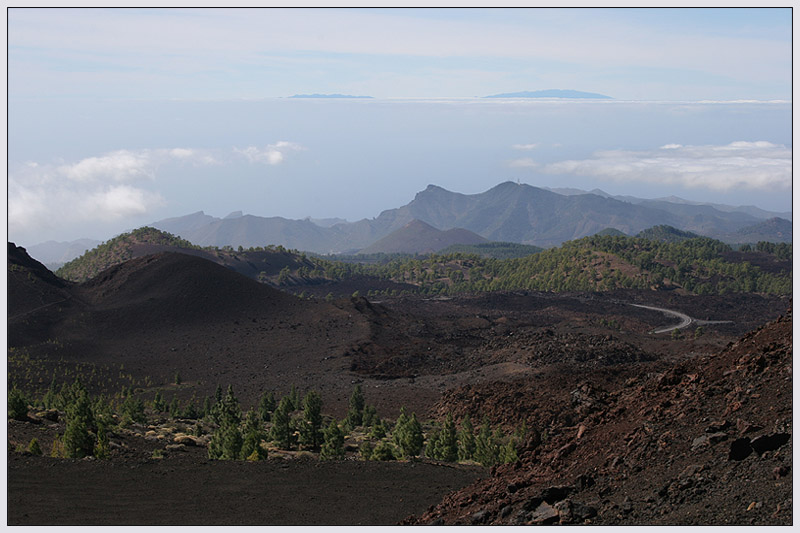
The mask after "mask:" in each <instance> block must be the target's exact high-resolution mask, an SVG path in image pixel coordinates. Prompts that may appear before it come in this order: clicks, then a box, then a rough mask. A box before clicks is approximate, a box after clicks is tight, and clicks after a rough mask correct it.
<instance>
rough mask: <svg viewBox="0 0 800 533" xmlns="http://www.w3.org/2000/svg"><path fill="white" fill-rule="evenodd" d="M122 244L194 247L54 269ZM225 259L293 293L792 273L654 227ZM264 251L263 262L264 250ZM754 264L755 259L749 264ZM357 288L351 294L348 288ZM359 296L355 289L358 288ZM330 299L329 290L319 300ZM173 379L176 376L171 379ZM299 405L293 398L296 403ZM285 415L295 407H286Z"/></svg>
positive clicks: (610, 283)
mask: <svg viewBox="0 0 800 533" xmlns="http://www.w3.org/2000/svg"><path fill="white" fill-rule="evenodd" d="M131 243H150V244H159V245H169V246H176V247H181V248H191V249H201V248H200V247H198V246H195V245H193V244H191V243H190V242H188V241H185V240H183V239H180V238H179V237H175V236H173V235H170V234H169V233H166V232H162V231H159V230H155V229H153V228H147V227H145V228H140V229H138V230H134V231H132V232H130V233H126V234H123V235H120V236H118V237H115V238H114V239H111V240H110V241H108V242H106V243H104V244H102V245H100V246H98V247H97V248H95V249H94V250H91V251H90V252H87V253H86V254H84V256H82V257H80V258H78V259H75V260H74V261H72V262H70V263H68V264H67V265H64V266H63V267H62V268H61V269H59V270H58V271H57V272H56V273H57V274H58V275H59V276H61V277H63V278H66V279H70V280H74V281H83V280H86V279H88V278H90V277H92V276H94V275H96V274H97V273H99V272H100V271H102V270H104V269H105V268H108V267H110V266H112V265H115V264H118V263H121V262H122V261H125V260H127V259H129V258H130V257H131V256H132V251H131V250H132V248H131V246H130V244H131ZM202 249H203V250H206V251H209V252H213V253H215V254H216V255H217V256H218V257H224V258H225V261H229V262H230V261H233V262H234V263H236V262H239V261H244V262H252V263H254V264H258V263H263V262H267V261H271V264H272V266H271V267H270V269H269V273H268V272H267V271H261V272H260V273H259V274H258V275H257V276H255V277H256V279H258V280H259V281H261V282H264V283H272V284H273V285H277V286H280V287H286V288H290V287H302V286H308V285H318V284H320V283H327V282H337V281H345V280H362V281H364V282H365V283H366V284H369V282H370V280H373V281H376V282H380V283H382V282H387V281H389V282H394V283H398V284H404V285H406V286H410V287H414V288H413V289H406V290H408V291H412V292H416V293H419V294H424V295H438V294H443V295H445V294H457V293H464V292H484V291H496V290H538V291H553V292H563V291H607V290H614V289H620V288H636V289H651V290H659V289H672V288H682V289H684V290H686V291H687V292H690V293H695V294H725V293H729V292H759V293H767V294H790V293H791V273H790V272H789V271H788V270H785V269H783V270H782V268H783V267H780V268H766V269H762V268H761V267H760V266H756V264H764V263H763V256H762V257H759V258H756V257H755V256H753V261H752V262H750V261H748V254H749V253H758V252H761V253H767V254H771V255H772V256H774V257H775V259H776V260H779V261H785V260H790V259H791V257H792V245H791V244H787V243H779V244H775V243H768V242H759V243H757V244H755V245H754V246H750V245H742V246H741V247H739V251H740V252H742V254H741V255H739V256H737V257H731V256H730V255H729V254H728V252H731V251H732V248H731V247H730V246H729V245H727V244H724V243H722V242H721V241H717V240H714V239H709V238H706V237H698V236H696V235H695V234H693V233H691V232H686V231H682V230H678V229H675V228H673V227H670V226H663V225H662V226H655V227H653V228H649V229H647V230H644V231H642V232H641V233H640V234H639V235H638V236H637V237H628V236H625V235H623V234H621V232H617V231H613V232H612V231H605V230H604V231H602V232H600V233H598V234H596V235H593V236H591V237H585V238H583V239H578V240H575V241H568V242H565V243H563V244H562V245H561V246H560V247H558V248H550V249H547V250H542V249H541V248H537V247H532V246H526V245H522V244H515V243H498V242H492V243H484V244H478V245H472V246H460V245H457V246H452V247H450V248H447V249H446V250H443V251H442V252H440V253H437V254H431V255H410V254H373V255H368V256H364V255H356V256H343V255H342V256H324V257H323V256H317V255H313V254H306V253H301V252H299V251H297V250H287V249H285V248H284V247H282V246H272V245H270V246H266V247H254V248H253V247H251V248H248V249H246V250H245V249H241V250H239V251H234V249H233V248H232V247H229V246H226V247H223V248H222V249H217V248H215V247H207V248H202ZM265 253H268V254H270V255H269V258H270V259H267V256H265V255H264V254H265ZM756 259H758V260H756ZM357 292H358V291H357ZM359 294H360V292H359ZM395 294H397V289H382V290H374V289H373V290H370V291H369V292H368V293H367V294H364V296H367V297H376V296H381V295H395ZM332 298H333V295H332V294H329V296H328V297H326V300H330V299H332ZM175 378H176V381H179V380H180V375H179V374H177V373H176V376H175ZM297 401H298V402H299V398H297ZM293 408H294V409H298V408H299V406H298V405H296V403H295V404H294V407H293Z"/></svg>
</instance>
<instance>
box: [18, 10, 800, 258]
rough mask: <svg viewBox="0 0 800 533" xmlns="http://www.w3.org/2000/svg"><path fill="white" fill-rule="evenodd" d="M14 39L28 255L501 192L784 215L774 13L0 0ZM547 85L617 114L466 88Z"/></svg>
mask: <svg viewBox="0 0 800 533" xmlns="http://www.w3.org/2000/svg"><path fill="white" fill-rule="evenodd" d="M8 42H9V45H8V106H9V107H8V110H9V117H8V121H9V122H8V124H9V188H8V194H9V198H8V207H9V238H11V239H12V240H15V239H16V240H18V241H20V242H21V243H22V244H27V245H31V244H35V243H37V242H41V241H44V240H48V239H57V240H67V239H75V238H78V237H94V238H101V239H107V238H109V237H111V236H113V235H114V234H115V233H118V232H120V231H124V230H125V229H129V228H132V227H136V226H138V225H141V224H144V223H147V222H151V221H154V220H157V219H160V218H164V217H168V216H178V215H183V214H187V213H190V212H193V211H197V210H201V209H202V210H205V211H206V212H207V213H209V214H213V215H216V216H224V215H226V214H227V213H228V212H230V211H234V210H240V209H241V210H243V211H245V212H248V213H251V214H257V215H262V216H274V215H279V216H286V217H290V218H302V217H305V216H313V217H329V216H338V217H344V218H348V219H350V220H355V219H358V218H363V217H374V216H377V215H378V214H379V213H380V211H381V210H383V209H388V208H391V207H397V206H400V205H402V204H405V203H407V202H409V201H410V200H411V199H412V198H413V196H414V194H415V193H416V192H417V191H419V190H421V189H424V187H425V186H426V185H427V184H428V183H435V184H437V185H441V186H443V187H445V188H448V189H450V190H454V191H458V192H464V193H475V192H481V191H483V190H486V189H488V188H490V187H492V186H493V185H496V184H497V183H499V182H501V181H504V180H508V179H513V180H520V181H522V182H524V183H530V184H531V185H545V186H551V187H557V186H565V187H579V188H584V189H592V188H595V187H599V188H601V189H603V190H606V191H607V192H610V193H615V194H633V195H637V196H644V197H657V196H666V195H670V194H675V195H678V196H682V197H685V198H688V199H693V200H701V201H717V202H723V203H733V204H755V205H758V206H760V207H763V208H766V209H773V210H789V209H791V201H790V194H789V193H790V191H791V148H792V147H791V133H792V130H791V126H792V123H791V97H792V84H791V81H792V80H791V73H792V63H791V53H792V33H791V10H790V9H788V8H783V9H709V10H705V9H637V10H627V9H550V10H543V9H522V10H512V9H497V10H485V9H460V10H452V9H450V10H405V9H392V10H388V9H348V10H345V9H332V10H323V9H286V10H277V9H262V10H242V9H237V10H205V9H200V10H185V9H170V10H162V9H149V10H142V9H132V10H122V9H109V10H101V9H11V10H9V12H8ZM543 89H573V90H579V91H587V92H596V93H602V94H606V95H609V96H611V97H613V98H614V99H615V100H614V101H605V102H588V101H587V102H563V101H561V102H560V101H508V100H502V101H493V100H479V99H475V98H474V97H476V96H484V95H489V94H496V93H506V92H516V91H535V90H543ZM298 93H345V94H357V95H371V96H374V97H375V99H374V100H364V101H354V100H288V99H286V98H285V97H287V96H290V95H293V94H298Z"/></svg>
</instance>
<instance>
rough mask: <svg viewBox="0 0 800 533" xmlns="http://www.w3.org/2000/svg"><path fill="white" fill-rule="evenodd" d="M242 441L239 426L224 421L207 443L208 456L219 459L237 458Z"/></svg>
mask: <svg viewBox="0 0 800 533" xmlns="http://www.w3.org/2000/svg"><path fill="white" fill-rule="evenodd" d="M243 444H244V442H243V440H242V433H241V431H239V427H238V426H237V425H236V424H234V423H232V422H231V421H230V420H228V421H226V422H225V423H224V424H223V425H222V426H221V427H220V428H219V429H218V430H217V431H216V433H214V436H213V437H212V438H211V441H210V442H209V443H208V458H209V459H221V460H234V459H239V456H240V454H241V451H242V446H243Z"/></svg>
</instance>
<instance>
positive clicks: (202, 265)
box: [9, 253, 369, 403]
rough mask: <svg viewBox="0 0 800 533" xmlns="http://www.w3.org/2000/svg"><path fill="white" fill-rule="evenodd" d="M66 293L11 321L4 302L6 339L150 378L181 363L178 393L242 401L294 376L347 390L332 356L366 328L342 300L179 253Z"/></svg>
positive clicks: (137, 262) (279, 387)
mask: <svg viewBox="0 0 800 533" xmlns="http://www.w3.org/2000/svg"><path fill="white" fill-rule="evenodd" d="M67 296H70V297H71V300H72V301H74V304H73V305H71V306H63V305H51V306H46V307H44V308H41V309H38V310H35V311H33V312H31V313H29V314H28V315H26V316H23V317H21V318H19V319H18V320H17V319H14V311H11V318H10V319H9V347H10V348H11V347H14V348H18V349H21V350H23V351H24V352H26V353H29V354H31V355H32V356H34V357H37V358H44V359H46V360H51V361H52V360H64V361H67V362H70V361H72V362H75V363H78V362H80V363H81V364H84V363H85V364H93V365H109V364H113V365H115V366H124V372H125V373H130V374H132V375H133V376H135V377H137V378H141V379H144V378H145V377H149V378H151V379H150V380H149V381H150V382H152V383H153V384H156V385H158V384H162V383H168V382H170V380H171V378H170V376H174V374H175V372H180V374H181V376H182V378H183V381H184V386H185V387H186V389H187V390H186V392H185V394H186V395H190V394H191V393H197V394H198V396H200V397H201V395H203V394H208V393H210V392H212V391H213V389H214V388H215V387H216V385H217V384H221V385H223V386H224V385H226V384H228V383H232V384H235V385H236V387H237V392H238V393H239V395H240V399H242V400H243V401H245V402H247V403H250V402H252V401H253V400H254V399H255V398H256V396H257V395H258V394H259V393H260V391H261V390H263V389H266V388H271V389H273V390H276V391H279V392H280V391H286V390H288V388H289V386H290V385H291V384H292V383H294V384H296V385H298V386H301V387H309V388H310V387H312V386H316V387H318V388H320V389H322V390H321V392H322V393H323V395H325V394H326V392H330V397H331V399H332V400H335V399H336V398H337V397H343V398H346V395H347V393H348V392H349V390H350V388H352V385H351V384H350V383H349V380H348V381H347V382H345V381H344V380H342V379H338V380H334V379H332V377H333V376H340V377H341V375H342V373H345V374H347V373H349V365H348V364H347V362H346V361H345V360H344V358H339V357H338V356H340V355H342V354H343V353H345V352H346V351H347V350H348V349H349V347H350V346H352V345H354V344H357V343H358V342H359V341H360V340H361V339H362V338H363V337H364V336H366V335H368V333H369V327H368V325H367V324H366V321H365V319H364V318H363V317H361V316H360V314H359V313H358V312H356V311H355V310H354V309H352V308H348V305H350V304H349V302H341V303H340V307H336V306H335V305H332V304H329V303H325V302H310V301H307V300H300V299H298V298H296V297H293V296H291V295H288V294H285V293H282V292H280V291H277V290H275V289H272V288H270V287H268V286H266V285H264V284H260V283H258V282H256V281H254V280H251V279H248V278H246V277H244V276H241V275H239V274H237V273H235V272H232V271H231V270H229V269H227V268H225V267H222V266H219V265H217V264H214V263H212V262H210V261H207V260H205V259H202V258H199V257H194V256H189V255H185V254H175V253H162V254H157V255H152V256H146V257H141V258H138V259H133V260H131V261H128V262H126V263H123V264H121V265H117V266H115V267H112V268H111V269H109V270H107V271H105V272H103V273H101V274H100V275H98V276H97V277H96V278H94V279H92V280H91V281H89V282H87V283H85V284H82V285H76V286H74V287H72V288H71V289H70V290H69V292H68V293H67ZM46 377H47V378H48V379H49V375H48V376H46ZM318 383H319V385H317V384H318ZM327 384H330V387H332V388H333V389H335V390H331V391H325V388H326V387H328V385H327ZM179 394H180V392H179Z"/></svg>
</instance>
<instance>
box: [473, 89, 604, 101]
mask: <svg viewBox="0 0 800 533" xmlns="http://www.w3.org/2000/svg"><path fill="white" fill-rule="evenodd" d="M484 98H590V99H603V100H612V98H611V97H610V96H606V95H604V94H598V93H586V92H583V91H573V90H571V89H547V90H544V91H520V92H518V93H503V94H493V95H491V96H484Z"/></svg>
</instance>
